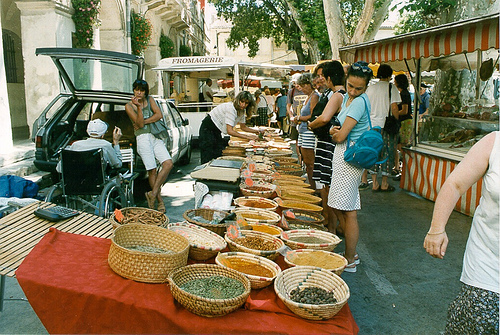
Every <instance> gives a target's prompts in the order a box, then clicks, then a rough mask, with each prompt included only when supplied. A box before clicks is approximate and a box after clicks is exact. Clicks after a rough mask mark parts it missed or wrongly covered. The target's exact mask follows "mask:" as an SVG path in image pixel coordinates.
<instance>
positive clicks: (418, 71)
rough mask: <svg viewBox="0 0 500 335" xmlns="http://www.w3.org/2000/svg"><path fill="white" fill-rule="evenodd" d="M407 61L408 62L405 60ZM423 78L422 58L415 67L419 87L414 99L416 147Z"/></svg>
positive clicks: (414, 141) (414, 139)
mask: <svg viewBox="0 0 500 335" xmlns="http://www.w3.org/2000/svg"><path fill="white" fill-rule="evenodd" d="M405 61H406V60H405ZM421 77H422V73H421V61H420V58H419V59H417V64H416V66H415V78H416V82H417V86H416V87H415V98H414V99H413V100H414V104H415V110H414V112H413V134H414V135H415V136H413V139H412V141H413V143H412V145H413V146H416V145H417V136H418V119H419V117H420V116H419V113H418V112H419V111H418V109H419V107H420V106H419V105H420V103H421V100H422V98H421V97H420V82H421Z"/></svg>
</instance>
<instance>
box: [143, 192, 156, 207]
mask: <svg viewBox="0 0 500 335" xmlns="http://www.w3.org/2000/svg"><path fill="white" fill-rule="evenodd" d="M145 195H146V200H147V201H148V207H149V208H151V209H155V203H156V198H154V197H152V196H151V191H149V192H146V194H145Z"/></svg>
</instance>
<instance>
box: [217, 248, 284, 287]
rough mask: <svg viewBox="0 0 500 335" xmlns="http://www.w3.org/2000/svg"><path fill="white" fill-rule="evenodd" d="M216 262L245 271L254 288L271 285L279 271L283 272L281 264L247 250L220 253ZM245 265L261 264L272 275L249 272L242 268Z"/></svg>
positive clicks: (255, 265)
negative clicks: (265, 275)
mask: <svg viewBox="0 0 500 335" xmlns="http://www.w3.org/2000/svg"><path fill="white" fill-rule="evenodd" d="M215 263H217V264H219V265H220V266H224V267H228V268H231V269H233V270H236V271H238V272H241V273H243V274H244V275H245V276H246V277H247V278H248V279H249V280H250V284H251V285H252V288H253V289H259V288H263V287H267V286H269V285H271V283H272V282H273V280H274V278H276V276H277V275H278V273H280V272H281V268H280V267H279V265H278V264H276V263H274V262H273V261H271V260H269V259H267V258H265V257H261V256H257V255H253V254H249V253H246V252H225V253H219V254H218V255H217V257H215ZM244 266H247V267H248V266H254V267H257V266H261V267H263V268H265V269H266V270H268V271H269V272H270V273H271V274H272V276H271V277H263V276H256V275H251V274H247V273H245V272H244V271H242V270H241V267H244Z"/></svg>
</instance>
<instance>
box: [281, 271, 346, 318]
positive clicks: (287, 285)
mask: <svg viewBox="0 0 500 335" xmlns="http://www.w3.org/2000/svg"><path fill="white" fill-rule="evenodd" d="M305 287H319V288H322V289H324V290H326V291H329V292H333V295H334V296H335V299H336V300H337V302H336V303H335V304H324V305H312V304H303V303H297V302H295V301H293V300H291V299H290V293H291V292H292V290H294V289H296V288H301V289H302V288H305ZM274 291H275V292H276V294H277V295H278V297H279V298H280V299H281V301H283V303H284V304H285V305H286V306H287V307H288V308H289V309H290V310H291V311H292V312H293V313H295V314H296V315H298V316H300V317H302V318H304V319H308V320H328V319H330V318H332V317H334V316H335V314H337V313H338V312H339V311H340V310H341V309H342V307H343V306H344V305H345V303H346V302H347V300H348V299H349V296H350V292H349V287H348V286H347V284H346V283H345V282H344V281H343V280H342V278H340V277H339V276H337V275H336V274H334V273H333V272H330V271H327V270H324V269H321V268H315V267H312V266H297V267H293V268H289V269H286V270H284V271H282V272H281V273H279V274H278V275H277V276H276V279H275V280H274Z"/></svg>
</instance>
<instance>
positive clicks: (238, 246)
mask: <svg viewBox="0 0 500 335" xmlns="http://www.w3.org/2000/svg"><path fill="white" fill-rule="evenodd" d="M224 239H225V240H226V242H227V246H228V247H229V250H230V251H241V252H247V253H249V254H253V255H257V256H262V257H265V258H269V259H271V260H275V259H276V257H278V254H279V252H278V250H279V249H280V248H282V247H283V246H284V243H283V241H282V240H280V239H279V238H278V237H276V236H273V235H270V234H267V233H263V232H260V231H253V230H241V231H240V235H239V236H238V237H236V238H231V237H229V236H228V234H227V233H226V235H225V236H224Z"/></svg>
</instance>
